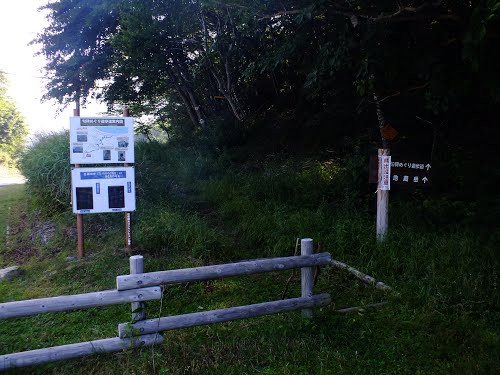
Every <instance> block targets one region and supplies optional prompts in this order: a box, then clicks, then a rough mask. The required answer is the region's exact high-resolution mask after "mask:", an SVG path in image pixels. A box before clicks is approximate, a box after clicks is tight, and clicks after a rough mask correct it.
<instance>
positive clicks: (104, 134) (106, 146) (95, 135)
mask: <svg viewBox="0 0 500 375" xmlns="http://www.w3.org/2000/svg"><path fill="white" fill-rule="evenodd" d="M69 139H70V162H71V164H108V163H110V164H111V163H134V119H133V118H132V117H71V118H70V128H69Z"/></svg>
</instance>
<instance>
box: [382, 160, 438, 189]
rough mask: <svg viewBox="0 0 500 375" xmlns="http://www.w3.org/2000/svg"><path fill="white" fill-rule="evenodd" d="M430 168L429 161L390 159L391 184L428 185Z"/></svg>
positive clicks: (429, 182) (429, 183)
mask: <svg viewBox="0 0 500 375" xmlns="http://www.w3.org/2000/svg"><path fill="white" fill-rule="evenodd" d="M431 169H432V166H431V163H426V162H421V161H420V162H415V161H391V184H393V185H411V186H423V187H427V186H430V185H431Z"/></svg>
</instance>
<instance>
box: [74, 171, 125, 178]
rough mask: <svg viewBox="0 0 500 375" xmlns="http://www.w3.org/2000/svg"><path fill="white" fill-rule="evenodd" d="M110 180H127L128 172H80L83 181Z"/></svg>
mask: <svg viewBox="0 0 500 375" xmlns="http://www.w3.org/2000/svg"><path fill="white" fill-rule="evenodd" d="M110 178H127V172H126V171H96V172H80V179H81V180H97V179H110Z"/></svg>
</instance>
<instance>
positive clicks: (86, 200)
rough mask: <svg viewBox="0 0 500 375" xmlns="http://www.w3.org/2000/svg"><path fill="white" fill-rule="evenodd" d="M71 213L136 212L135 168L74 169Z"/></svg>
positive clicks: (72, 171)
mask: <svg viewBox="0 0 500 375" xmlns="http://www.w3.org/2000/svg"><path fill="white" fill-rule="evenodd" d="M71 185H72V192H71V193H72V198H73V212H74V213H75V214H92V213H102V212H129V211H135V170H134V167H106V168H73V169H72V170H71Z"/></svg>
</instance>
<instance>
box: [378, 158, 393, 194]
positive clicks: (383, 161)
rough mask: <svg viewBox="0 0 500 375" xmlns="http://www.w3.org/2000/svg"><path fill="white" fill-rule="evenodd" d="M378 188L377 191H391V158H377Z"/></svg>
mask: <svg viewBox="0 0 500 375" xmlns="http://www.w3.org/2000/svg"><path fill="white" fill-rule="evenodd" d="M378 188H379V190H391V157H390V156H379V157H378Z"/></svg>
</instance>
